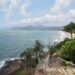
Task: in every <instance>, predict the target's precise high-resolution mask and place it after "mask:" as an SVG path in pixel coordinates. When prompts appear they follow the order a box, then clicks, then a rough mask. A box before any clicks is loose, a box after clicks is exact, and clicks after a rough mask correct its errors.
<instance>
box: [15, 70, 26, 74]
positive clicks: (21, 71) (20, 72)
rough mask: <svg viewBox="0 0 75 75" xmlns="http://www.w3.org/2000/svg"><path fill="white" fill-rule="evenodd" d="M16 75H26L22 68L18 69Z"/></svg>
mask: <svg viewBox="0 0 75 75" xmlns="http://www.w3.org/2000/svg"><path fill="white" fill-rule="evenodd" d="M16 75H27V74H26V73H25V71H24V70H20V71H19V72H18V73H17V74H16Z"/></svg>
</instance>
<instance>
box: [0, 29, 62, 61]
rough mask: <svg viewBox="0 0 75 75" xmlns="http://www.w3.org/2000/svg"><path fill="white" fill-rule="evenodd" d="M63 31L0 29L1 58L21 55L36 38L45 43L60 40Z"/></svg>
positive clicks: (31, 45)
mask: <svg viewBox="0 0 75 75" xmlns="http://www.w3.org/2000/svg"><path fill="white" fill-rule="evenodd" d="M62 33H63V32H61V31H51V30H0V60H3V59H6V58H15V57H19V56H20V54H21V52H23V51H24V50H25V49H26V48H28V47H33V45H34V42H35V40H41V42H42V43H43V44H44V45H48V44H50V43H52V42H54V41H56V42H57V41H60V40H62V39H63V37H61V35H62Z"/></svg>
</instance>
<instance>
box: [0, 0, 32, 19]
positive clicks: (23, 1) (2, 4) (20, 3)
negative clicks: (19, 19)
mask: <svg viewBox="0 0 75 75" xmlns="http://www.w3.org/2000/svg"><path fill="white" fill-rule="evenodd" d="M30 4H31V0H0V10H2V11H4V12H5V15H6V19H9V18H11V17H12V16H14V14H16V15H17V14H20V15H23V16H26V15H28V14H29V13H30V12H29V11H28V10H27V8H28V7H29V6H30Z"/></svg>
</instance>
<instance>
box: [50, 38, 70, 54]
mask: <svg viewBox="0 0 75 75" xmlns="http://www.w3.org/2000/svg"><path fill="white" fill-rule="evenodd" d="M67 41H70V39H68V38H65V39H64V41H61V42H60V43H57V44H55V43H54V44H53V45H51V46H49V54H50V55H52V54H54V53H55V52H57V51H59V50H60V48H61V47H62V45H64V44H65V43H66V42H67Z"/></svg>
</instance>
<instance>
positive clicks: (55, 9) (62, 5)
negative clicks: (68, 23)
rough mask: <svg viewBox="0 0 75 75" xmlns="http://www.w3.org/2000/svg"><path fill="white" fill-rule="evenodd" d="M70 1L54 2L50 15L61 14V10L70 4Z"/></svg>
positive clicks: (60, 0) (58, 0)
mask: <svg viewBox="0 0 75 75" xmlns="http://www.w3.org/2000/svg"><path fill="white" fill-rule="evenodd" d="M70 1H71V0H56V1H55V4H54V6H53V7H52V8H51V12H52V13H58V14H59V13H63V11H62V8H65V7H66V6H68V5H69V4H70Z"/></svg>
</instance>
